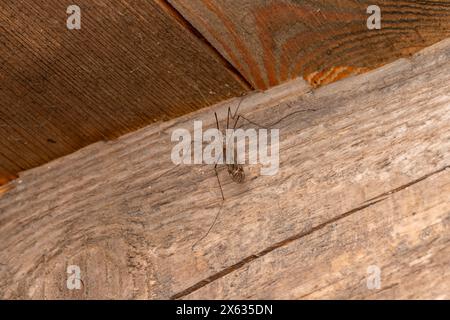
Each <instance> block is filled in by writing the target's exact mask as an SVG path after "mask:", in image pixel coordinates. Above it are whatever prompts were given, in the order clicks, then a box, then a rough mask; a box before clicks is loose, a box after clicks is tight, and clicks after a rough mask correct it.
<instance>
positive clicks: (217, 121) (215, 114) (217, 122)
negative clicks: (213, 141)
mask: <svg viewBox="0 0 450 320" xmlns="http://www.w3.org/2000/svg"><path fill="white" fill-rule="evenodd" d="M214 116H215V117H216V126H217V130H219V131H220V128H219V120H218V119H217V113H216V112H214Z"/></svg>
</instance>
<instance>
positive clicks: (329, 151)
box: [0, 40, 450, 299]
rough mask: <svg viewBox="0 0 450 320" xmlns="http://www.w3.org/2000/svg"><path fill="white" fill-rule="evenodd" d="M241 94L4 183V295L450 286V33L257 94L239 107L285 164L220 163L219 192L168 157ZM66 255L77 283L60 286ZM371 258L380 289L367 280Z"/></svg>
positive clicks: (0, 218) (333, 292)
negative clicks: (229, 166) (334, 78)
mask: <svg viewBox="0 0 450 320" xmlns="http://www.w3.org/2000/svg"><path fill="white" fill-rule="evenodd" d="M236 103H237V101H231V102H229V103H222V104H220V105H217V106H215V107H213V108H209V109H204V110H202V111H199V112H196V113H193V114H191V115H188V116H183V117H181V118H179V119H175V120H171V121H168V122H165V123H162V124H154V125H151V126H149V127H147V128H144V129H142V130H140V131H137V132H135V133H132V134H129V135H126V136H124V137H121V138H119V139H117V140H116V141H111V142H102V143H97V144H94V145H91V146H89V147H86V148H84V149H82V150H80V151H78V152H76V153H74V154H71V155H69V156H66V157H63V158H60V159H58V160H55V161H53V162H51V163H49V164H47V165H46V166H42V167H39V168H36V169H33V170H30V171H27V172H25V173H24V174H23V175H22V176H21V177H20V179H19V180H17V181H15V182H13V183H12V184H10V186H12V187H14V188H12V189H11V190H9V191H8V192H6V193H4V194H3V195H2V196H1V197H0V297H2V298H47V299H49V298H151V299H161V298H227V297H233V298H249V297H251V298H286V297H288V298H337V297H342V298H449V296H448V295H449V287H450V276H449V269H448V263H449V251H448V245H449V240H450V239H449V237H450V233H449V226H450V223H449V219H450V216H449V213H450V203H449V198H450V197H449V182H450V177H449V175H450V174H449V168H450V41H449V40H447V41H445V42H442V43H439V44H438V45H436V46H433V47H431V48H428V49H426V50H425V51H422V52H421V53H420V54H418V55H415V56H414V57H413V58H411V59H409V60H399V61H397V62H395V63H393V64H390V65H387V66H385V67H383V68H380V69H378V70H375V71H372V72H369V73H367V74H364V75H360V76H358V77H355V78H349V79H345V80H343V81H341V82H338V83H335V84H331V85H329V86H326V87H322V88H319V89H317V90H310V87H309V86H308V85H307V84H306V83H304V82H303V81H302V80H297V81H295V82H292V83H288V84H286V85H283V86H281V87H277V88H275V89H272V90H271V91H269V92H267V93H258V94H253V95H251V96H249V97H248V98H247V99H246V100H245V101H244V102H243V105H242V114H244V115H245V116H246V117H248V118H250V119H252V120H254V121H257V122H260V123H263V124H265V125H270V124H273V123H275V122H278V124H276V125H275V126H274V127H275V128H279V129H280V158H281V159H280V161H281V164H280V171H279V173H278V174H277V175H275V176H273V177H265V176H260V175H259V170H258V169H259V168H258V166H247V167H246V173H247V181H246V182H245V183H244V184H242V185H237V184H235V183H233V182H232V181H231V180H230V178H229V177H228V176H227V173H226V170H223V168H222V169H221V171H220V177H221V181H222V184H223V187H224V193H225V197H226V200H225V202H224V203H223V204H222V202H221V198H220V191H219V188H218V185H217V180H216V178H215V174H214V170H213V168H212V166H208V165H203V166H178V167H176V166H174V165H173V164H172V162H171V160H170V153H171V146H172V145H173V144H172V143H171V142H170V135H171V132H172V130H174V129H175V128H179V127H181V128H187V129H189V128H192V126H193V120H194V119H198V120H203V121H204V123H205V124H208V125H210V126H214V116H213V111H214V110H215V111H218V112H219V114H220V116H221V117H222V119H223V118H224V117H225V115H226V108H227V106H228V105H230V104H231V105H232V106H234V105H235V104H236ZM308 110H309V111H308ZM281 119H283V120H281ZM280 120H281V121H280ZM221 205H223V210H222V213H221V215H220V216H219V218H218V220H217V223H216V225H215V226H214V228H213V229H212V230H211V232H210V234H209V235H208V236H207V237H206V238H205V239H203V240H202V241H200V242H199V243H198V244H197V246H196V247H195V248H192V245H193V244H194V243H195V242H197V241H198V239H200V238H201V237H202V236H204V235H205V232H206V231H207V230H208V228H209V227H210V225H211V223H212V221H213V220H214V217H215V215H216V213H217V212H218V210H219V208H220V206H221ZM72 264H75V265H78V266H80V268H81V278H82V280H83V287H82V289H81V290H73V291H70V290H68V289H67V288H66V277H67V274H66V268H67V266H68V265H72ZM369 265H376V266H378V267H379V268H380V269H381V272H382V273H381V289H380V290H368V289H367V287H365V281H366V280H365V279H366V278H365V277H366V269H367V268H368V267H369Z"/></svg>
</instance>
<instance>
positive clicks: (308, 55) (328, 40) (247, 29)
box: [169, 0, 450, 89]
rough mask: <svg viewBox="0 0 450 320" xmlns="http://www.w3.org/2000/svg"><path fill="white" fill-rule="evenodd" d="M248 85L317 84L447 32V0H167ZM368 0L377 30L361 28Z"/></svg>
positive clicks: (391, 57)
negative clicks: (378, 20) (299, 80)
mask: <svg viewBox="0 0 450 320" xmlns="http://www.w3.org/2000/svg"><path fill="white" fill-rule="evenodd" d="M169 2H170V3H171V4H172V5H173V6H174V7H175V8H176V9H177V10H178V11H179V12H180V13H181V14H182V15H183V16H184V17H186V19H188V20H189V21H190V22H191V23H192V24H193V25H194V26H195V27H196V28H197V29H198V30H200V31H201V32H202V34H203V35H204V36H205V37H206V38H207V39H208V40H209V41H210V42H211V43H212V44H213V45H214V46H215V47H216V48H217V49H218V50H219V51H220V52H221V53H222V54H223V56H224V57H226V58H227V59H228V60H229V61H230V62H231V63H232V64H233V65H234V66H235V67H236V68H237V69H238V70H239V71H240V72H241V73H242V74H243V75H244V76H245V78H246V79H247V80H248V81H249V82H251V83H252V85H253V86H254V87H255V88H259V89H266V88H268V87H271V86H274V85H277V84H279V83H282V82H285V81H287V80H289V79H293V78H295V77H297V76H303V77H304V78H305V79H306V80H307V81H308V82H309V83H310V84H311V85H313V86H320V85H323V84H327V83H331V82H333V81H336V80H339V79H342V78H345V77H348V76H350V75H355V74H359V73H363V72H367V71H368V70H371V69H373V68H376V67H379V66H381V65H384V64H386V63H388V62H392V61H394V60H396V59H398V58H400V57H407V56H410V55H411V54H413V53H414V52H417V51H419V50H420V49H422V48H424V47H426V46H429V45H431V44H433V43H436V42H438V41H440V40H442V39H444V38H447V37H449V36H450V2H448V1H414V0H407V1H404V0H401V1H398V0H380V1H369V0H343V1H336V0H301V1H300V0H256V1H255V0H220V1H215V0H169ZM369 5H378V6H379V7H380V8H381V12H382V26H381V30H369V29H368V28H367V18H368V17H369V15H368V14H367V13H366V12H367V8H368V6H369Z"/></svg>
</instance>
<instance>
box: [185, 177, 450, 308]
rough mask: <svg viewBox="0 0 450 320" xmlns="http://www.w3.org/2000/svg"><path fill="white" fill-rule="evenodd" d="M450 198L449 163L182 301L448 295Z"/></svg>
mask: <svg viewBox="0 0 450 320" xmlns="http://www.w3.org/2000/svg"><path fill="white" fill-rule="evenodd" d="M449 195H450V168H449V169H448V170H443V171H440V172H438V173H435V174H433V175H430V176H429V177H427V178H425V179H423V180H421V181H418V182H416V183H414V184H411V185H409V186H408V187H407V188H401V190H396V191H395V192H393V193H392V194H389V195H386V196H383V197H381V198H378V199H376V200H373V201H372V203H370V204H368V206H366V207H364V208H362V209H361V210H357V211H356V212H352V214H350V215H348V214H345V213H344V214H343V215H342V216H341V217H339V218H338V219H335V220H334V221H332V222H330V223H327V224H325V225H322V226H320V228H317V230H315V231H314V232H311V233H308V234H305V235H303V236H300V237H298V238H296V239H295V240H292V241H289V242H287V241H285V242H283V243H280V244H279V247H277V248H276V249H273V250H272V251H270V252H269V253H267V254H266V253H264V254H263V255H262V256H261V257H258V258H257V259H255V260H253V261H252V262H250V263H248V264H247V265H246V266H244V267H242V268H239V269H237V270H236V271H235V272H232V273H230V274H227V275H226V276H224V277H221V278H219V279H217V281H213V282H212V283H211V284H208V285H207V286H204V287H202V288H200V289H199V290H197V291H195V292H193V293H192V294H190V295H187V296H186V297H185V298H188V299H437V298H439V299H449V298H450V296H449V295H450V291H449V288H450V269H449V268H448V266H449V264H450V232H449V231H450V199H449ZM375 268H377V269H375ZM372 270H377V271H375V272H378V270H379V272H380V273H379V275H380V283H379V287H378V288H377V287H376V285H375V284H374V283H373V282H372V279H371V278H370V277H371V276H372V275H375V273H373V272H374V271H372Z"/></svg>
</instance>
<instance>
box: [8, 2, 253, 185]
mask: <svg viewBox="0 0 450 320" xmlns="http://www.w3.org/2000/svg"><path fill="white" fill-rule="evenodd" d="M73 4H74V2H73V1H68V0H64V1H60V0H51V1H49V0H37V1H32V3H29V2H27V1H15V0H14V1H13V0H6V1H1V3H0V20H1V21H2V22H1V26H0V28H1V32H0V44H1V45H0V183H4V182H5V181H7V180H10V179H12V178H14V177H15V176H16V175H17V173H18V172H20V171H23V170H26V169H29V168H32V167H35V166H38V165H41V164H44V163H46V162H48V161H50V160H52V159H55V158H57V157H60V156H63V155H66V154H69V153H71V152H73V151H75V150H78V149H79V148H81V147H84V146H86V145H88V144H91V143H93V142H96V141H99V140H106V139H114V138H116V137H118V136H119V135H122V134H124V133H127V132H130V131H134V130H136V129H138V128H141V127H143V126H145V125H148V124H150V123H153V122H155V121H161V120H167V119H169V118H173V117H177V116H180V115H182V114H185V113H188V112H192V111H194V110H197V109H199V108H201V107H205V106H207V105H212V104H214V103H217V102H219V101H222V100H224V99H228V98H230V97H235V96H238V95H240V94H241V93H243V92H245V91H247V89H248V86H247V84H246V83H245V81H242V80H241V79H240V78H239V75H237V74H236V73H235V72H234V70H233V68H232V67H230V65H229V64H228V62H226V61H225V60H224V59H223V58H222V57H220V56H219V55H218V54H217V53H216V52H215V50H214V49H211V47H210V46H209V45H207V44H206V43H205V42H204V41H203V40H202V39H200V38H199V37H198V36H197V35H195V34H193V33H192V32H191V30H189V29H187V28H186V27H185V25H183V24H182V23H181V22H180V20H179V18H178V19H177V18H175V17H174V14H173V12H171V10H172V9H171V8H170V7H169V8H168V7H167V6H162V4H163V3H162V2H155V1H146V0H136V1H132V2H130V1H125V0H112V1H105V0H80V1H76V4H77V5H78V6H79V7H80V8H81V30H68V29H67V27H66V20H67V17H68V14H67V13H66V10H67V8H68V6H69V5H73Z"/></svg>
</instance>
